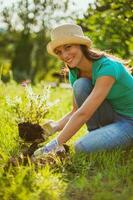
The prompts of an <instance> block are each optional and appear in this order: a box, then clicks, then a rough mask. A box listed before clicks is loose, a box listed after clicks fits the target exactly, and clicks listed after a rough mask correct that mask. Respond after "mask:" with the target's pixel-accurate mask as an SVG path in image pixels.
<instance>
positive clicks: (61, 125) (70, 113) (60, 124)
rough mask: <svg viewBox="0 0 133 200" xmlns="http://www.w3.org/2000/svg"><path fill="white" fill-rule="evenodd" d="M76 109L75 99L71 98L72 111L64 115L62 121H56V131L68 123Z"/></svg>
mask: <svg viewBox="0 0 133 200" xmlns="http://www.w3.org/2000/svg"><path fill="white" fill-rule="evenodd" d="M77 109H78V107H77V104H76V101H75V98H74V96H73V109H72V111H71V112H69V113H68V114H66V115H65V116H64V117H63V118H62V119H60V120H59V121H57V122H56V123H57V127H58V128H57V131H61V130H62V129H63V128H64V127H65V125H66V124H67V122H68V121H69V119H70V117H71V116H72V115H73V114H74V113H75V112H76V110H77Z"/></svg>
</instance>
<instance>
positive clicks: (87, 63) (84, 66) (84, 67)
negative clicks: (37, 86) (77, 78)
mask: <svg viewBox="0 0 133 200" xmlns="http://www.w3.org/2000/svg"><path fill="white" fill-rule="evenodd" d="M77 68H78V69H79V70H80V71H82V72H84V73H89V74H90V73H91V72H92V61H91V60H88V59H87V58H86V57H83V58H82V60H81V62H80V63H79V65H78V66H77Z"/></svg>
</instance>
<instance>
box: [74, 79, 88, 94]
mask: <svg viewBox="0 0 133 200" xmlns="http://www.w3.org/2000/svg"><path fill="white" fill-rule="evenodd" d="M91 90H92V82H91V80H89V79H88V78H79V79H77V80H76V81H75V82H74V84H73V92H74V95H75V98H79V97H81V95H82V96H88V95H89V94H90V92H91Z"/></svg>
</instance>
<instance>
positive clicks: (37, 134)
mask: <svg viewBox="0 0 133 200" xmlns="http://www.w3.org/2000/svg"><path fill="white" fill-rule="evenodd" d="M18 129H19V136H20V137H21V138H22V139H23V140H24V141H25V142H35V141H36V140H38V143H40V142H43V141H44V137H43V135H44V134H45V133H44V130H43V129H42V127H41V126H40V125H39V124H32V123H30V122H23V123H19V124H18Z"/></svg>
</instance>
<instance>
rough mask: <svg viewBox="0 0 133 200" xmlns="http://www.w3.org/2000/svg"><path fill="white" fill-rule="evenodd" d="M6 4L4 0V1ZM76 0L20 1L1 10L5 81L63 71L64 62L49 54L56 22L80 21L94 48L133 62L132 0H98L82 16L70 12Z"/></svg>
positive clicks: (1, 59)
mask: <svg viewBox="0 0 133 200" xmlns="http://www.w3.org/2000/svg"><path fill="white" fill-rule="evenodd" d="M1 4H2V1H1ZM72 5H73V1H70V0H69V1H66V0H63V1H60V2H59V1H56V0H23V1H22V0H17V1H16V2H15V3H12V4H11V6H8V7H4V8H3V9H1V22H2V23H3V24H4V27H5V28H4V29H3V28H2V27H1V29H0V43H1V45H0V66H1V68H2V73H3V77H2V78H3V80H4V81H8V80H9V79H10V76H11V74H10V73H9V71H10V70H12V72H13V76H14V79H15V80H16V81H21V80H24V79H30V80H31V81H32V82H37V81H40V80H42V79H44V78H45V79H46V77H47V75H48V73H49V72H50V71H51V72H53V71H59V66H60V65H61V63H60V62H59V61H57V60H56V59H55V58H53V57H51V56H49V55H48V54H47V51H46V45H47V43H48V41H49V39H50V38H49V35H50V30H51V28H52V27H54V26H55V25H56V24H61V23H63V22H68V20H70V19H71V20H73V21H75V22H76V23H78V24H80V25H81V26H82V27H83V30H84V31H85V34H86V35H88V36H89V37H90V38H91V39H92V41H93V44H94V47H96V48H100V49H102V50H109V51H110V52H112V53H114V54H116V55H118V56H120V57H122V58H124V59H130V60H131V64H132V63H133V59H132V55H133V36H132V33H133V23H132V22H133V4H132V0H118V1H113V0H107V1H105V0H95V1H94V2H92V3H91V4H88V9H87V11H86V13H85V14H84V17H83V18H82V19H79V17H78V13H74V11H70V10H71V9H70V8H71V6H72Z"/></svg>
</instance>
